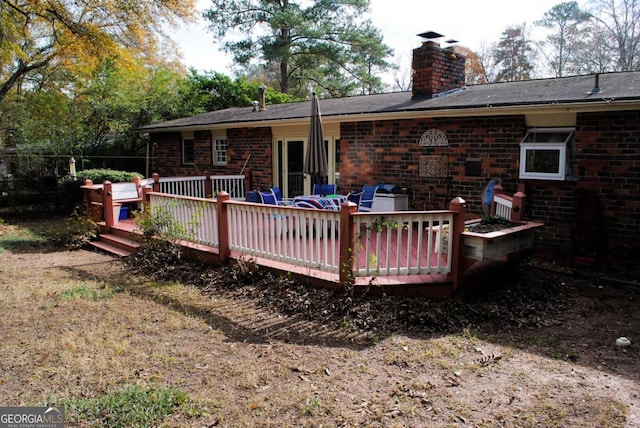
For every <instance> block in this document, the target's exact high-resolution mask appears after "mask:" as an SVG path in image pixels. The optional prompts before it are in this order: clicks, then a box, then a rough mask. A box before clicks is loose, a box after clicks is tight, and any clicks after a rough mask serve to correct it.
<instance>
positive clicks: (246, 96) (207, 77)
mask: <svg viewBox="0 0 640 428" xmlns="http://www.w3.org/2000/svg"><path fill="white" fill-rule="evenodd" d="M187 79H188V82H189V85H190V86H191V88H192V91H191V94H192V97H193V99H196V100H198V101H197V104H198V107H199V109H201V110H202V111H214V110H222V109H225V108H229V107H246V106H250V105H251V103H252V102H253V101H254V100H257V98H258V92H259V89H258V87H259V86H260V85H261V83H259V82H258V81H253V82H248V81H247V80H246V79H245V78H244V77H242V76H241V77H237V78H236V79H235V80H232V79H231V78H230V77H229V76H225V75H224V74H221V73H218V72H215V73H204V74H198V72H197V71H196V70H195V69H191V74H190V75H189V76H188V78H187ZM291 101H295V99H293V97H291V96H290V95H287V94H284V93H282V92H278V91H267V92H266V93H265V102H266V103H267V104H281V103H284V102H291Z"/></svg>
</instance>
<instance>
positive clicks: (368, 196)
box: [358, 184, 378, 212]
mask: <svg viewBox="0 0 640 428" xmlns="http://www.w3.org/2000/svg"><path fill="white" fill-rule="evenodd" d="M377 190H378V186H369V185H366V184H365V185H364V186H362V196H361V197H360V203H359V204H358V211H363V212H370V211H371V206H372V205H373V198H374V197H375V196H376V191H377Z"/></svg>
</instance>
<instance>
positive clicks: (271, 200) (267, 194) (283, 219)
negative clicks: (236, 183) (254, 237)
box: [258, 189, 289, 236]
mask: <svg viewBox="0 0 640 428" xmlns="http://www.w3.org/2000/svg"><path fill="white" fill-rule="evenodd" d="M258 196H259V197H260V201H261V202H262V203H263V204H266V205H275V206H282V205H284V204H283V203H282V201H278V197H277V195H276V193H275V192H274V191H273V189H269V190H267V191H262V190H261V191H259V192H258ZM288 218H289V216H283V215H278V214H273V215H268V216H267V222H270V221H275V222H276V234H277V236H282V234H283V232H284V229H285V224H286V223H287V219H288Z"/></svg>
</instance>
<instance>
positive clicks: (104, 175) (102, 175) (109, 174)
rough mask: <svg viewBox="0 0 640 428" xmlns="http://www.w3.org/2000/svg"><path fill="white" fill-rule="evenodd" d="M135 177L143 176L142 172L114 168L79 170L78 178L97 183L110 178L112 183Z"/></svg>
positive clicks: (130, 179)
mask: <svg viewBox="0 0 640 428" xmlns="http://www.w3.org/2000/svg"><path fill="white" fill-rule="evenodd" d="M134 177H140V178H143V176H142V174H139V173H137V172H127V171H116V170H113V169H85V170H83V171H80V172H78V180H79V181H80V182H83V181H84V180H91V181H93V182H94V183H95V184H102V183H103V182H105V181H107V180H109V181H110V182H112V183H124V182H128V181H133V178H134Z"/></svg>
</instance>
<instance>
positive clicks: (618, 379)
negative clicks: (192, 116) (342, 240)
mask: <svg viewBox="0 0 640 428" xmlns="http://www.w3.org/2000/svg"><path fill="white" fill-rule="evenodd" d="M27 226H28V225H27ZM16 229H17V227H16V226H3V233H4V234H5V237H6V236H7V234H9V235H11V234H12V233H17V232H16ZM18 235H19V234H17V235H16V236H18ZM185 270H193V269H191V268H189V269H185ZM128 271H129V269H127V268H125V266H123V264H122V263H120V262H118V261H117V260H115V259H114V258H112V257H111V256H108V255H104V254H100V253H97V252H93V251H88V250H77V251H60V250H56V249H54V248H51V247H50V246H49V245H47V244H44V243H35V244H34V243H29V242H27V243H25V242H22V241H21V239H19V238H16V239H9V240H7V239H5V240H4V241H3V246H2V248H0V311H1V313H2V316H1V317H0V323H1V327H2V328H1V329H0V340H1V341H2V347H0V404H2V405H4V406H23V405H38V404H42V403H55V402H57V401H59V400H61V399H63V398H68V397H96V396H100V395H103V394H106V393H107V392H108V391H111V390H113V389H114V388H118V387H119V386H122V385H125V384H137V385H151V384H156V385H171V386H173V387H175V388H178V389H180V390H181V391H184V392H185V393H186V394H188V396H189V397H190V398H191V399H192V400H194V402H197V403H198V406H199V407H200V408H201V409H205V410H206V411H202V412H198V413H197V414H190V413H187V412H184V411H177V412H176V413H174V414H173V415H172V416H170V417H168V418H166V419H165V420H164V421H163V422H162V424H161V425H163V426H193V427H203V426H223V427H249V426H251V427H254V426H255V427H285V426H290V427H298V426H305V427H640V370H639V368H640V358H639V356H638V354H639V350H640V345H639V343H640V310H639V309H640V303H639V301H638V292H639V291H640V289H639V288H638V287H639V286H638V284H637V283H636V282H635V279H634V278H629V277H622V278H621V277H616V278H615V280H613V279H612V278H611V275H610V273H606V272H597V271H592V270H586V269H583V268H577V267H567V266H555V265H550V264H548V263H545V264H539V263H534V262H533V261H528V262H527V261H524V262H523V266H520V267H518V268H517V269H514V270H511V271H509V272H508V273H507V274H505V276H500V277H498V276H496V277H493V278H491V277H489V278H487V279H485V282H484V283H483V284H481V285H480V286H479V287H478V289H477V290H476V291H475V293H473V294H472V295H470V296H467V297H465V298H464V299H462V298H461V299H460V300H456V301H452V302H430V301H420V302H416V303H412V302H410V301H408V300H407V299H401V298H379V299H376V300H372V299H371V300H367V299H366V298H356V297H344V296H342V297H336V296H335V295H334V294H329V293H324V292H316V291H309V290H307V289H305V288H304V287H301V286H299V285H293V284H291V283H289V282H285V283H284V284H283V282H282V281H280V284H279V286H278V287H276V288H275V289H267V288H265V286H264V284H262V283H264V282H265V280H264V277H263V276H261V275H258V274H256V280H255V283H256V284H252V283H251V280H250V278H249V280H247V277H246V276H245V277H242V278H239V279H238V278H235V277H234V275H237V274H238V271H233V270H224V271H222V272H221V273H217V274H214V273H208V274H207V275H209V276H211V277H212V278H213V279H212V280H211V281H209V282H208V285H207V286H197V287H196V286H193V285H191V284H189V283H187V284H181V283H179V282H175V281H158V280H153V278H152V277H153V275H139V274H138V275H131V274H130V273H129V272H128ZM222 274H223V275H225V278H226V279H225V280H221V279H220V277H219V276H218V277H216V275H222ZM199 275H200V276H201V277H202V276H204V274H199ZM214 277H215V278H214ZM236 280H238V281H240V282H242V281H244V284H243V285H241V286H229V283H230V282H233V281H236ZM258 283H260V285H259V284H258ZM516 283H518V284H520V285H521V286H520V288H518V287H515V288H514V287H513V286H514V285H516ZM285 285H289V286H290V288H287V287H285ZM79 289H84V290H96V291H105V290H112V291H114V292H113V293H108V294H105V295H104V296H105V297H104V298H86V297H82V296H81V297H72V298H70V297H68V296H69V293H68V291H69V290H79ZM272 290H275V291H272ZM523 290H525V291H523ZM487 295H490V296H491V297H490V298H488V297H487ZM497 295H499V296H500V297H499V298H496V297H495V296H497ZM479 296H480V297H479ZM332 299H335V301H333V300H332ZM335 313H339V314H340V316H336V315H335ZM620 337H627V338H628V339H629V340H630V341H631V344H630V345H629V346H626V347H621V346H617V345H616V340H617V339H618V338H620ZM94 422H95V421H94ZM91 423H92V422H91V421H81V422H80V423H79V425H80V426H85V425H90V424H91ZM97 425H98V426H99V425H101V423H100V422H98V423H97Z"/></svg>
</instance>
